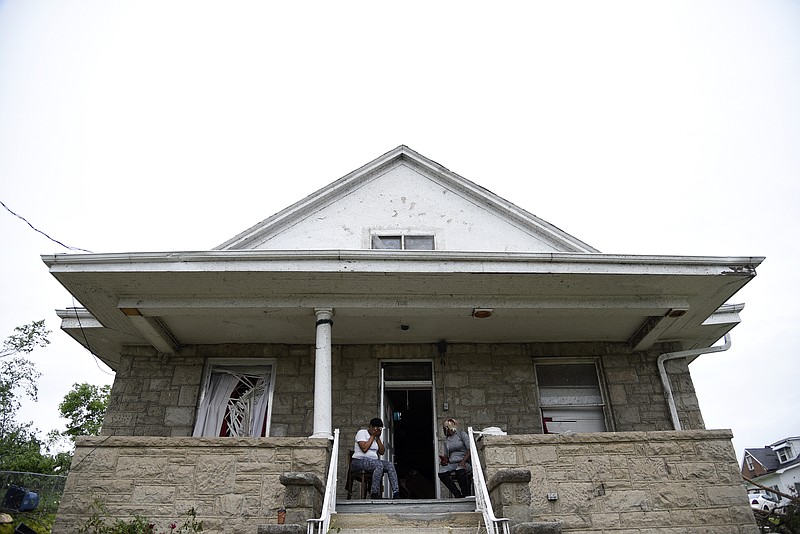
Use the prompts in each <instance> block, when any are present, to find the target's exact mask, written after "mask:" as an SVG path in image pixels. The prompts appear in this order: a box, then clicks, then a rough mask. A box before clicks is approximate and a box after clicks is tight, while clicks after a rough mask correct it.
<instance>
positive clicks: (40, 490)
mask: <svg viewBox="0 0 800 534" xmlns="http://www.w3.org/2000/svg"><path fill="white" fill-rule="evenodd" d="M66 481H67V477H65V476H59V475H40V474H38V473H20V472H18V471H0V511H2V510H11V511H16V509H17V507H18V503H17V501H18V499H17V495H18V494H19V490H20V489H22V490H23V492H33V493H35V494H36V495H37V496H38V503H37V505H36V510H37V511H39V512H43V513H56V511H57V510H58V505H59V503H60V502H61V494H62V493H64V484H65V483H66Z"/></svg>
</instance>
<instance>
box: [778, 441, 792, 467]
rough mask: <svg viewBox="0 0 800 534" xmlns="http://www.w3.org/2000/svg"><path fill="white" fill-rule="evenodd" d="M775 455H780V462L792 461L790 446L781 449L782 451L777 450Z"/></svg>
mask: <svg viewBox="0 0 800 534" xmlns="http://www.w3.org/2000/svg"><path fill="white" fill-rule="evenodd" d="M775 454H777V455H778V460H780V462H781V463H785V462H788V461H789V460H791V459H792V448H791V447H789V446H788V445H787V446H785V447H781V448H780V449H776V450H775Z"/></svg>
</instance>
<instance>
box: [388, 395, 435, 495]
mask: <svg viewBox="0 0 800 534" xmlns="http://www.w3.org/2000/svg"><path fill="white" fill-rule="evenodd" d="M385 394H386V397H388V399H389V400H390V402H391V405H392V406H393V408H394V414H393V416H392V419H393V421H392V423H393V426H394V461H395V466H396V468H397V476H398V478H399V479H400V495H401V497H403V498H405V499H435V498H436V473H434V468H435V457H436V451H435V450H434V436H433V395H432V392H431V390H430V389H387V390H386V391H385Z"/></svg>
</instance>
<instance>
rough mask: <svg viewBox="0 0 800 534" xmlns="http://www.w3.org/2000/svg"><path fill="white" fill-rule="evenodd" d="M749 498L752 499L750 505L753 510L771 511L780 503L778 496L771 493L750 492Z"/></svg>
mask: <svg viewBox="0 0 800 534" xmlns="http://www.w3.org/2000/svg"><path fill="white" fill-rule="evenodd" d="M747 498H748V499H749V500H750V507H751V508H752V509H753V510H763V511H765V512H771V511H773V510H774V509H775V507H776V506H778V505H779V504H780V501H779V500H778V498H777V497H775V496H774V495H772V494H769V493H763V492H762V493H748V494H747Z"/></svg>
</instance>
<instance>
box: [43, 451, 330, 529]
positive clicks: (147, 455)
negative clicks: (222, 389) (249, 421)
mask: <svg viewBox="0 0 800 534" xmlns="http://www.w3.org/2000/svg"><path fill="white" fill-rule="evenodd" d="M329 449H330V442H329V441H328V440H322V439H310V438H160V437H128V438H124V437H116V436H107V437H90V438H79V439H78V442H77V446H76V449H75V457H74V459H73V461H72V469H71V471H70V474H69V477H68V479H67V484H66V488H65V490H64V495H63V497H62V501H61V506H60V508H59V510H58V517H57V520H56V524H55V525H54V527H53V531H52V532H53V534H71V533H74V532H77V531H78V528H79V527H81V526H82V525H84V524H85V522H86V520H87V519H88V518H89V515H90V513H91V512H90V510H91V508H92V503H93V502H94V501H96V500H97V501H99V502H101V503H102V504H103V505H104V506H105V508H106V509H107V510H108V512H109V515H110V516H111V517H112V518H114V519H116V518H120V519H128V518H131V517H133V516H134V515H138V516H141V517H144V518H146V519H147V520H148V521H150V522H152V523H155V524H156V526H157V527H158V528H159V529H161V530H167V527H168V525H169V524H170V523H173V522H177V523H178V524H181V523H182V522H183V520H184V519H185V518H186V512H187V510H189V509H190V508H194V509H195V511H196V513H197V519H198V521H199V520H202V521H203V527H204V528H203V532H208V533H219V534H222V533H225V534H237V533H242V534H244V533H249V534H252V532H254V531H255V529H256V525H260V524H273V523H277V513H278V509H279V508H281V507H283V506H284V503H285V497H286V491H287V490H286V488H285V487H284V484H282V483H281V476H282V475H284V474H285V473H304V474H306V475H307V477H308V478H310V479H313V477H317V478H319V479H322V480H324V479H325V478H326V476H327V462H328V456H329ZM314 491H316V492H317V493H319V488H315V489H314ZM314 502H315V501H314V500H313V496H312V497H310V498H305V497H304V498H303V499H302V502H299V501H298V506H304V507H307V508H308V509H309V510H311V509H312V508H313V506H314ZM297 519H299V517H298V518H297ZM303 521H305V518H303Z"/></svg>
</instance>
